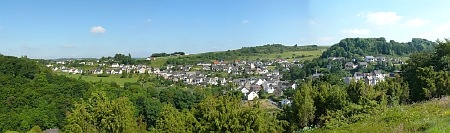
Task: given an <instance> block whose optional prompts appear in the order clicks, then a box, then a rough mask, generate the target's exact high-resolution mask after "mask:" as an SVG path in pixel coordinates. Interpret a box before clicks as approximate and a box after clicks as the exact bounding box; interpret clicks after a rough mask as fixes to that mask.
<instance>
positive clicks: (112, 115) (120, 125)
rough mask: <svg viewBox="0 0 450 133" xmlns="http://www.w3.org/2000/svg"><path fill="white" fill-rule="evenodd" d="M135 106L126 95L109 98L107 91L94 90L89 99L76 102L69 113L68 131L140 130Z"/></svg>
mask: <svg viewBox="0 0 450 133" xmlns="http://www.w3.org/2000/svg"><path fill="white" fill-rule="evenodd" d="M133 113H134V106H133V104H132V103H131V102H130V101H129V100H128V98H126V97H120V98H118V99H116V100H109V99H108V97H106V93H105V92H98V91H96V92H93V93H92V94H91V97H90V98H89V99H88V100H87V101H84V100H83V101H81V103H75V107H74V109H73V110H72V111H71V112H69V113H68V115H67V121H68V125H67V126H66V130H67V131H68V132H99V133H102V132H109V133H119V132H120V133H122V132H138V131H136V129H138V128H137V127H138V125H137V123H136V119H135V118H134V117H133Z"/></svg>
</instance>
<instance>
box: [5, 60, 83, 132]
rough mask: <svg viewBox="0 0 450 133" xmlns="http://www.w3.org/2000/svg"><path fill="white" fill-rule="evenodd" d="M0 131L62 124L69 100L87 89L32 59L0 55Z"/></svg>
mask: <svg viewBox="0 0 450 133" xmlns="http://www.w3.org/2000/svg"><path fill="white" fill-rule="evenodd" d="M0 62H2V63H1V64H0V103H1V104H0V132H5V131H6V130H18V131H26V130H29V129H30V128H31V127H33V126H39V127H41V128H44V129H49V128H54V127H63V126H65V124H66V119H65V115H66V112H67V111H69V110H70V109H71V108H72V107H73V102H74V101H77V100H79V98H81V97H83V96H84V94H85V93H88V92H89V84H88V83H87V82H84V81H81V80H75V79H71V78H67V77H65V76H59V75H56V74H53V73H52V72H51V71H50V70H49V69H46V68H44V67H43V66H41V65H37V63H36V62H35V61H33V60H30V59H26V58H21V59H20V58H16V57H11V56H2V55H0Z"/></svg>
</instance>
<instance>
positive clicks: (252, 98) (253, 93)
mask: <svg viewBox="0 0 450 133" xmlns="http://www.w3.org/2000/svg"><path fill="white" fill-rule="evenodd" d="M255 98H258V93H256V92H254V91H252V92H250V93H249V94H248V95H247V100H249V101H253V100H254V99H255Z"/></svg>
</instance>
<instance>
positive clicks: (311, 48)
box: [150, 44, 329, 67]
mask: <svg viewBox="0 0 450 133" xmlns="http://www.w3.org/2000/svg"><path fill="white" fill-rule="evenodd" d="M327 48H329V47H328V46H316V45H305V46H285V45H281V44H267V45H263V46H255V47H243V48H241V49H236V50H227V51H218V52H207V53H200V54H192V55H185V56H168V57H159V58H157V59H156V60H153V61H151V64H150V65H151V66H152V67H161V66H164V65H166V64H177V65H180V64H196V63H198V62H212V61H214V60H223V61H234V60H273V59H288V60H293V59H299V60H312V59H314V58H318V57H320V55H321V54H322V52H324V51H325V50H326V49H327Z"/></svg>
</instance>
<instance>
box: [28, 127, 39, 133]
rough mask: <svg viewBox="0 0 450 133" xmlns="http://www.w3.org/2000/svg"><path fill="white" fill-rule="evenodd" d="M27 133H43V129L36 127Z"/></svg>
mask: <svg viewBox="0 0 450 133" xmlns="http://www.w3.org/2000/svg"><path fill="white" fill-rule="evenodd" d="M27 133H42V129H41V127H39V126H34V127H33V128H31V129H30V131H28V132H27Z"/></svg>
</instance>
